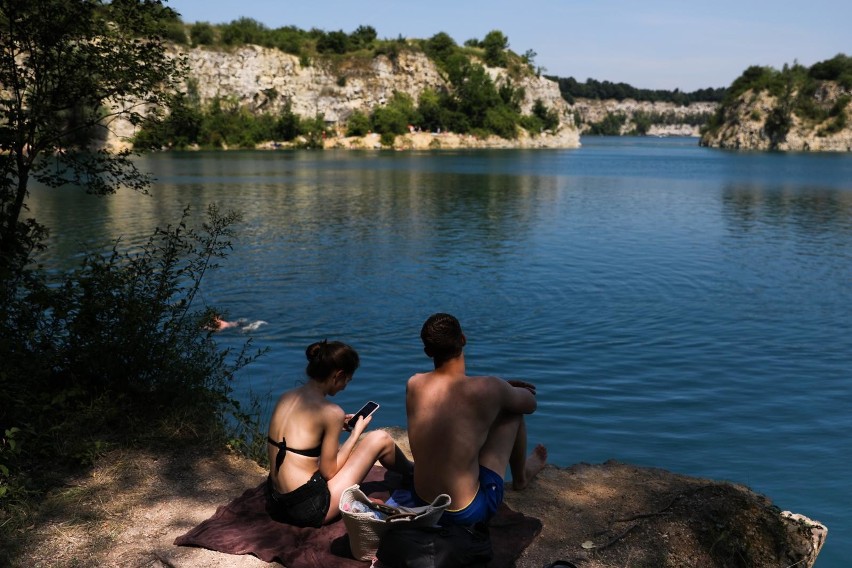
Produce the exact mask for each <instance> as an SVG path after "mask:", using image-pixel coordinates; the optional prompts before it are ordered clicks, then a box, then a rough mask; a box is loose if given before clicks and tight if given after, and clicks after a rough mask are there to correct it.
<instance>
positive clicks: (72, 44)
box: [0, 0, 181, 283]
mask: <svg viewBox="0 0 852 568" xmlns="http://www.w3.org/2000/svg"><path fill="white" fill-rule="evenodd" d="M174 21H175V14H174V12H173V11H171V10H170V9H168V8H165V7H164V6H163V5H162V3H161V2H160V1H158V0H121V1H115V0H114V1H113V2H104V1H99V0H0V26H2V33H0V85H3V86H4V87H5V88H6V90H5V91H4V92H3V95H2V97H3V98H2V100H0V125H3V126H2V128H0V148H3V150H4V151H3V153H2V154H0V170H2V172H3V176H2V178H0V283H4V282H6V281H7V279H8V278H10V276H12V275H14V274H16V273H17V272H18V271H19V270H20V268H21V267H22V266H24V265H25V264H26V262H27V261H28V259H29V255H30V253H31V252H32V250H34V248H35V247H36V246H37V243H38V238H37V237H38V232H39V230H40V229H39V227H38V223H37V222H36V221H35V220H32V219H21V216H22V214H24V215H25V211H26V198H27V192H28V186H29V181H30V179H31V178H32V179H35V180H37V181H39V182H41V183H43V184H46V185H48V186H51V187H59V186H63V185H66V184H75V185H78V186H79V185H85V187H86V189H87V191H89V192H90V193H96V194H106V193H111V192H113V191H115V190H116V188H118V187H120V186H128V187H131V188H135V189H144V187H145V184H146V178H145V176H144V175H143V174H142V173H141V172H139V170H138V169H137V168H136V166H135V165H134V162H133V161H132V160H130V159H129V156H128V155H127V153H120V154H117V155H116V154H107V153H106V152H102V151H97V150H96V148H97V143H98V140H99V138H101V137H103V135H104V134H105V132H106V129H107V128H109V123H110V122H111V121H113V120H115V119H116V118H119V117H121V118H125V119H128V120H130V121H131V122H133V123H138V122H140V121H141V120H142V118H143V114H147V113H149V111H150V110H151V109H154V110H155V111H156V109H157V108H162V107H164V106H165V105H166V104H167V101H168V96H169V93H170V91H171V86H172V85H173V84H174V81H175V79H176V77H177V75H178V72H179V68H180V63H181V62H180V61H179V60H175V59H173V58H170V57H168V56H167V55H166V54H165V50H164V48H163V45H162V43H161V39H160V38H161V37H163V34H164V33H165V28H166V26H167V25H169V24H170V23H173V22H174ZM151 115H152V120H155V117H156V114H155V113H151Z"/></svg>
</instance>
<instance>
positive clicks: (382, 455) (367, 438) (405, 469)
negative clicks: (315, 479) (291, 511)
mask: <svg viewBox="0 0 852 568" xmlns="http://www.w3.org/2000/svg"><path fill="white" fill-rule="evenodd" d="M376 461H378V462H379V463H381V464H382V466H384V467H385V468H386V469H389V470H392V471H397V472H399V473H402V474H410V473H411V471H412V469H413V468H414V464H412V463H411V462H410V461H409V460H408V458H406V457H405V454H404V453H402V450H400V449H399V447H398V446H397V445H396V444H395V443H394V441H393V438H392V437H391V435H390V434H388V433H387V432H385V431H384V430H373V431H371V432H367V433H366V434H364V436H362V437H361V439H360V440H358V445H356V446H355V449H354V450H352V453H351V454H350V455H349V459H348V460H346V463H345V464H343V467H342V468H340V471H338V472H337V475H335V476H334V477H332V478H331V479H330V480H329V481H328V490H329V492H330V493H331V505H330V506H329V511H328V514H327V515H326V517H325V521H326V522H328V521H330V520H332V519H334V518H335V517H337V516H338V515H339V511H338V509H337V505H338V503H340V496H341V495H342V494H343V491H345V490H346V489H348V488H349V487H352V486H353V485H355V484H356V483H361V482H362V481H364V478H365V477H367V474H368V473H369V472H370V469H371V468H372V467H373V464H374V463H376Z"/></svg>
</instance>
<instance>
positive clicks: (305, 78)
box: [110, 45, 580, 148]
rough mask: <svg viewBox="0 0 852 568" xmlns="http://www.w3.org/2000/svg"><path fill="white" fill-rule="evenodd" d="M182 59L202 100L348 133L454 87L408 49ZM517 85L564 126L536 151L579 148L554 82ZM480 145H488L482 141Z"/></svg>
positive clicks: (196, 54)
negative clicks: (395, 106) (361, 117)
mask: <svg viewBox="0 0 852 568" xmlns="http://www.w3.org/2000/svg"><path fill="white" fill-rule="evenodd" d="M175 53H176V54H177V53H178V52H177V51H175ZM181 53H182V55H184V56H185V57H186V61H187V63H188V67H189V77H188V85H187V87H188V88H192V89H194V90H195V92H197V94H198V96H199V98H200V99H201V101H202V102H207V101H210V100H212V99H213V98H215V97H220V98H225V99H229V100H233V101H235V102H237V103H238V104H240V105H243V106H245V107H247V108H249V109H250V110H252V111H254V112H273V113H274V112H279V111H281V110H282V109H283V108H285V107H286V106H287V105H289V106H290V109H291V110H292V111H293V112H294V113H296V114H298V115H299V116H303V117H314V116H317V115H322V116H323V117H324V118H325V120H326V122H327V123H328V124H329V125H330V126H336V127H338V128H340V129H341V130H342V128H343V127H344V125H345V123H346V120H347V119H348V118H349V117H350V116H351V115H352V113H354V112H356V111H360V112H363V113H366V114H369V113H370V112H371V111H372V110H373V109H375V108H376V107H378V106H381V105H383V104H385V103H386V102H387V101H389V100H390V99H391V98H392V97H393V95H394V93H395V92H402V93H407V94H408V95H410V96H411V97H412V98H413V99H414V100H415V101H416V100H417V99H418V97H419V96H420V94H421V93H422V92H423V91H424V90H426V89H442V88H446V87H447V81H446V80H445V79H444V77H443V76H442V74H441V72H440V70H439V69H438V68H437V66H436V65H435V64H434V63H433V62H432V61H431V60H430V59H429V58H428V57H426V55H425V54H423V53H421V52H419V51H415V50H406V49H402V50H400V51H399V53H398V54H397V55H396V56H394V57H393V58H391V57H389V56H387V55H377V56H375V57H372V58H367V57H358V56H354V55H353V56H349V57H346V58H341V59H339V60H331V59H317V60H314V61H312V62H310V64H307V65H303V64H302V63H303V62H302V61H301V60H300V58H299V57H297V56H294V55H290V54H288V53H284V52H282V51H279V50H276V49H269V48H264V47H260V46H255V45H246V46H243V47H239V48H235V49H233V50H230V51H224V50H216V49H209V48H202V47H198V48H193V49H188V50H185V51H183V52H181ZM306 63H307V62H306ZM488 71H489V73H490V74H491V76H492V77H493V78H494V79H495V81H497V82H498V83H499V82H500V81H502V80H505V73H506V71H505V69H488ZM513 84H515V85H516V86H519V87H523V89H524V93H525V96H524V99H523V101H522V102H521V109H522V111H523V112H527V113H528V112H530V109H532V107H533V104H534V103H535V101H536V100H537V99H540V100H541V101H542V102H543V103H544V104H545V106H547V107H548V108H551V109H555V110H556V111H557V113H558V115H559V117H560V120H561V125H560V127H559V129H558V131H557V132H556V133H553V134H551V135H550V136H548V137H536V138H542V139H541V140H538V141H536V142H535V143H530V144H528V145H529V146H534V145H538V146H550V147H554V146H559V147H568V148H573V147H578V146H579V145H580V141H579V140H580V137H579V130H578V129H577V127H576V126H575V125H574V121H573V115H572V114H571V112H570V109H569V107H568V104H567V103H566V102H565V101H564V99H563V98H562V96H561V94H560V92H559V86H558V85H557V84H556V83H555V82H554V81H551V80H549V79H546V78H544V77H538V76H535V75H533V74H528V75H525V76H523V77H521V78H518V79H513ZM116 131H120V132H121V134H122V135H123V136H121V137H113V139H112V140H111V141H110V142H111V144H110V145H111V146H112V147H113V148H115V147H120V146H122V145H126V144H127V137H128V130H127V129H126V128H119V127H116ZM479 144H485V145H488V144H487V143H484V142H481V141H480V142H479ZM506 144H508V145H511V146H517V145H519V144H513V143H512V142H511V141H508V142H506V141H496V140H495V141H494V145H500V146H503V145H506ZM463 146H464V145H463ZM490 146H493V145H490ZM431 147H432V148H435V147H439V146H438V145H432V146H431ZM443 147H448V146H447V145H446V144H445V145H444V146H443Z"/></svg>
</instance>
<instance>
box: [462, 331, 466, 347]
mask: <svg viewBox="0 0 852 568" xmlns="http://www.w3.org/2000/svg"><path fill="white" fill-rule="evenodd" d="M461 336H462V347H464V346H465V345H467V337H465V335H464V334H463V333H462V334H461Z"/></svg>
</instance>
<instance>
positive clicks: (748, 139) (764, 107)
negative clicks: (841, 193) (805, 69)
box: [700, 81, 852, 152]
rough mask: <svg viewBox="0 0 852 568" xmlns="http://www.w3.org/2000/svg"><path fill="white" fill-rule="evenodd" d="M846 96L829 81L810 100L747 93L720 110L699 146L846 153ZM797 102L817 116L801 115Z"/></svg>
mask: <svg viewBox="0 0 852 568" xmlns="http://www.w3.org/2000/svg"><path fill="white" fill-rule="evenodd" d="M850 95H852V91H850V90H848V89H844V88H843V87H841V86H840V85H839V84H838V83H837V82H834V81H825V82H823V83H822V84H821V85H820V87H819V88H818V89H816V90H815V91H814V92H813V94H812V95H804V94H803V93H799V92H795V91H794V92H793V93H790V94H789V95H788V96H787V97H783V96H782V97H779V96H776V95H773V94H771V93H770V92H768V91H766V90H755V89H749V90H747V91H745V92H744V93H742V94H740V95H739V96H738V97H736V98H734V99H733V100H732V101H729V102H727V103H726V104H725V105H724V106H723V107H722V109H721V111H720V115H721V116H720V117H719V118H717V119H716V120H715V121H714V123H713V124H712V125H711V128H709V129H708V130H707V132H705V133H704V135H703V136H702V137H701V142H700V143H701V145H702V146H712V147H716V148H728V149H744V150H782V151H819V152H850V151H852V122H850V121H848V120H847V119H846V113H847V110H846V107H847V106H848V102H849V98H850ZM785 98H786V102H785V100H784V99H785ZM803 100H804V102H805V103H806V104H807V108H809V109H821V110H822V112H814V111H810V112H809V113H806V112H803V111H802V110H800V109H801V108H802V107H803V105H802V101H803ZM790 101H794V102H792V103H791V102H790Z"/></svg>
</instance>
